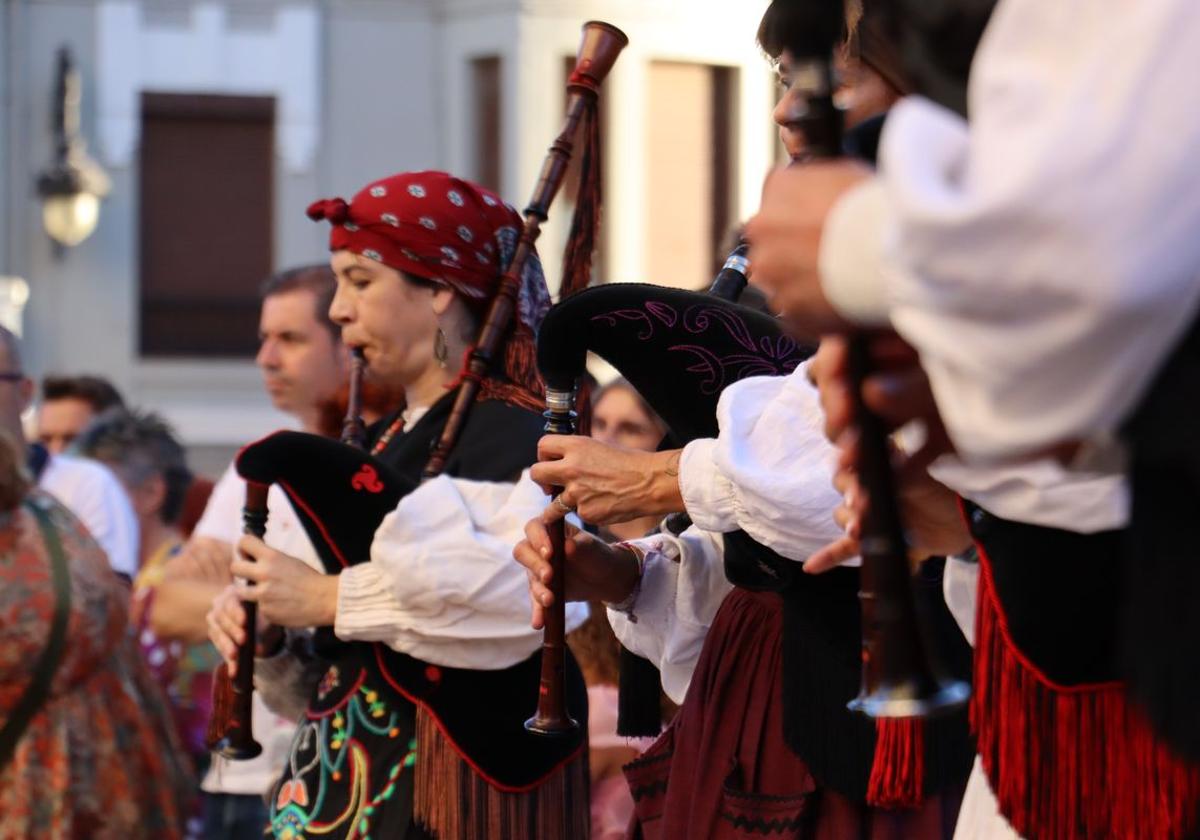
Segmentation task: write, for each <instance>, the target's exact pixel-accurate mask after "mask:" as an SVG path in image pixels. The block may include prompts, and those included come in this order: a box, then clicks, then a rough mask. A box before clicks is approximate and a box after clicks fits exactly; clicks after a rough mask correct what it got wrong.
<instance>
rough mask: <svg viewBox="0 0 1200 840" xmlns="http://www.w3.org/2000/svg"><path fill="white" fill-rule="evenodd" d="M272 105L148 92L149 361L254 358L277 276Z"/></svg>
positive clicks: (143, 246)
mask: <svg viewBox="0 0 1200 840" xmlns="http://www.w3.org/2000/svg"><path fill="white" fill-rule="evenodd" d="M274 126H275V101H274V99H273V98H271V97H256V96H209V95H179V94H161V93H144V94H143V95H142V139H141V184H140V186H141V190H140V195H141V208H140V217H141V221H140V226H139V228H140V229H139V234H140V238H139V244H140V252H141V262H140V273H141V293H140V311H141V319H140V325H141V335H140V349H141V353H142V355H143V356H209V357H213V356H235V357H236V356H253V355H254V352H255V349H256V347H257V344H258V340H257V333H258V305H259V303H258V288H259V286H260V284H261V283H262V281H263V280H264V279H265V278H266V277H267V275H268V274H269V273H270V271H271V266H272V241H273V239H274V229H273V224H272V220H273V205H274V131H275V128H274Z"/></svg>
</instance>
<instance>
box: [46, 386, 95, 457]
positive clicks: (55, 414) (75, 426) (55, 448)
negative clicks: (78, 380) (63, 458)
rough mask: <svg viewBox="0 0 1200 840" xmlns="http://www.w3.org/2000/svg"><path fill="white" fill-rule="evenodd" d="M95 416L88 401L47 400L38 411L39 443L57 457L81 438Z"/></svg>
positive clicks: (68, 399) (68, 398) (72, 399)
mask: <svg viewBox="0 0 1200 840" xmlns="http://www.w3.org/2000/svg"><path fill="white" fill-rule="evenodd" d="M95 416H96V413H95V412H94V411H93V410H92V405H91V403H89V402H87V401H86V400H81V399H79V398H77V397H64V398H62V399H58V400H47V401H45V402H43V403H42V405H41V407H40V408H39V409H38V418H37V430H38V431H37V435H38V441H39V442H40V443H41V444H42V446H44V447H46V448H47V449H48V450H50V451H51V452H53V453H54V454H55V455H57V454H58V453H60V452H63V451H64V450H65V449H66V448H67V447H68V446H70V445H71V443H72V442H73V441H74V440H75V438H77V437H79V433H80V432H82V431H83V429H84V427H85V426H87V424H88V423H90V422H92V418H93V417H95Z"/></svg>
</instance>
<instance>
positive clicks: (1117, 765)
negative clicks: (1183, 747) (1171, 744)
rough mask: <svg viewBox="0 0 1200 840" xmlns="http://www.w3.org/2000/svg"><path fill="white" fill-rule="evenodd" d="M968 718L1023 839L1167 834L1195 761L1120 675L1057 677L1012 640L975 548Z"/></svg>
mask: <svg viewBox="0 0 1200 840" xmlns="http://www.w3.org/2000/svg"><path fill="white" fill-rule="evenodd" d="M980 557H981V563H982V568H981V572H982V574H981V575H980V578H979V607H978V613H977V616H976V622H977V625H976V635H975V639H976V642H975V691H974V696H973V697H972V700H971V725H972V727H973V728H974V729H975V732H976V734H977V736H978V739H979V747H978V748H979V754H980V756H981V758H982V761H983V767H984V769H985V770H986V771H987V775H988V780H989V782H990V784H991V787H992V791H993V792H994V793H995V795H996V798H997V799H998V801H999V803H1000V813H1001V814H1003V815H1004V816H1005V818H1007V819H1008V821H1009V822H1010V823H1011V824H1012V826H1013V828H1015V829H1016V830H1017V832H1018V833H1019V834H1021V835H1022V836H1023V837H1026V838H1028V840H1092V838H1099V837H1105V838H1108V837H1111V838H1121V840H1173V839H1176V838H1182V837H1184V836H1185V835H1187V833H1188V831H1189V830H1190V829H1191V828H1192V827H1193V825H1194V823H1195V817H1196V804H1197V802H1198V801H1200V768H1197V767H1195V766H1191V765H1189V764H1187V763H1186V762H1184V761H1182V760H1180V759H1179V758H1177V757H1176V756H1175V755H1173V754H1172V753H1171V752H1169V751H1168V749H1167V748H1166V746H1165V745H1164V744H1162V743H1161V742H1160V741H1158V740H1157V739H1156V738H1155V737H1154V735H1153V734H1152V733H1151V730H1150V727H1149V725H1148V724H1147V723H1146V721H1145V720H1144V719H1143V718H1142V716H1141V715H1140V714H1139V713H1138V711H1137V710H1136V709H1135V708H1134V707H1133V706H1132V705H1131V704H1130V703H1129V702H1128V701H1127V699H1126V695H1125V690H1124V686H1123V685H1122V684H1121V683H1116V682H1113V683H1102V684H1095V685H1078V686H1061V685H1057V684H1055V683H1053V682H1051V681H1050V680H1049V679H1048V678H1047V677H1046V676H1045V675H1044V674H1042V673H1040V672H1039V671H1038V669H1037V668H1036V666H1034V665H1033V664H1032V663H1031V662H1030V661H1028V660H1027V659H1026V658H1025V657H1024V656H1023V655H1022V654H1021V652H1020V651H1019V650H1018V649H1017V648H1016V647H1015V645H1014V644H1013V642H1012V638H1011V636H1010V635H1009V632H1008V627H1007V623H1006V621H1005V618H1004V614H1003V613H1002V612H1001V610H1000V606H999V601H998V600H997V597H996V593H995V589H994V586H993V583H992V575H991V564H990V561H989V560H988V559H987V557H986V555H984V553H983V549H982V548H980Z"/></svg>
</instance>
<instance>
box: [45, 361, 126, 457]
mask: <svg viewBox="0 0 1200 840" xmlns="http://www.w3.org/2000/svg"><path fill="white" fill-rule="evenodd" d="M124 407H125V401H124V400H123V399H122V398H121V393H120V392H119V391H118V390H117V389H116V388H115V387H113V384H112V383H111V382H109V381H108V380H107V379H104V378H102V377H99V376H90V375H84V376H46V377H43V378H42V401H41V405H39V406H38V416H37V438H38V443H40V444H41V445H42V446H44V447H46V449H47V450H49V451H50V452H51V454H54V455H58V454H60V453H62V452H64V451H66V449H67V447H68V446H70V445H71V443H72V442H74V440H75V438H77V437H79V433H80V432H82V431H83V430H84V427H86V426H87V424H88V423H90V422H92V419H93V418H95V416H96V415H97V414H100V413H102V412H104V411H107V410H108V409H110V408H124Z"/></svg>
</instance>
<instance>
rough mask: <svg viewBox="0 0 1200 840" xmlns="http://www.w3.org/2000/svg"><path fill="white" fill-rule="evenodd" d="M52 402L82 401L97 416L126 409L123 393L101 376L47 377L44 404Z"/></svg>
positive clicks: (44, 386)
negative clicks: (109, 410)
mask: <svg viewBox="0 0 1200 840" xmlns="http://www.w3.org/2000/svg"><path fill="white" fill-rule="evenodd" d="M52 400H82V401H83V402H85V403H87V404H88V405H90V406H91V407H92V412H93V413H95V414H100V413H101V412H103V411H107V410H108V409H110V408H124V407H125V400H124V399H122V398H121V392H120V391H118V390H117V389H116V387H114V386H113V384H112V383H111V382H109V381H108V380H107V379H104V378H103V377H100V376H55V375H49V376H46V377H45V378H43V379H42V402H50V401H52Z"/></svg>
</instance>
